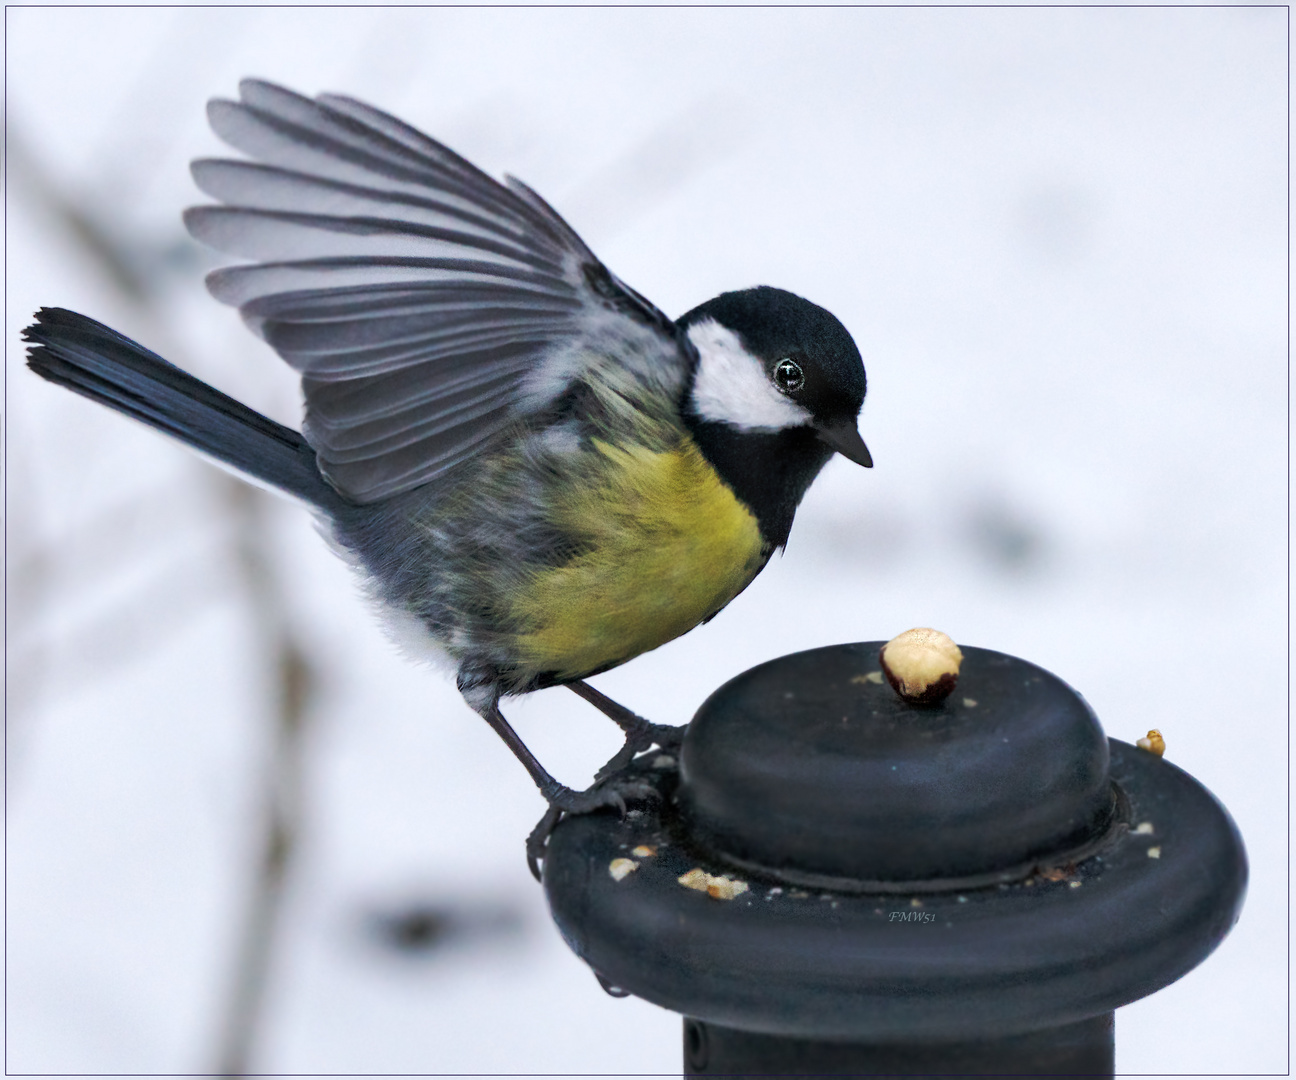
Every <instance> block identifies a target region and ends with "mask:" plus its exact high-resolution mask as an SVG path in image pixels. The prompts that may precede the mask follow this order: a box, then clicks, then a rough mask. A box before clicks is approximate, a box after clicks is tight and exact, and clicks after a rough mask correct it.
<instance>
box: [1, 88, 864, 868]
mask: <svg viewBox="0 0 1296 1080" xmlns="http://www.w3.org/2000/svg"><path fill="white" fill-rule="evenodd" d="M239 98H240V99H239V100H238V101H227V100H220V99H217V100H214V101H212V102H211V103H210V104H209V106H208V116H209V119H210V121H211V125H212V128H213V129H214V130H215V131H216V133H217V134H218V135H220V136H221V138H222V139H224V140H225V141H226V142H227V143H229V144H230V145H231V146H232V147H234V148H235V149H236V150H240V151H242V152H243V153H245V154H247V155H248V156H249V157H250V158H252V159H253V160H251V161H246V160H226V159H203V160H198V161H195V162H194V163H193V166H192V169H193V175H194V179H195V181H196V182H197V184H198V187H199V188H201V189H202V190H203V191H204V192H205V193H206V194H207V195H209V196H211V197H212V198H213V199H215V200H217V201H218V202H219V203H220V204H221V205H215V206H200V207H196V208H193V209H190V210H188V211H187V212H186V213H185V216H184V220H185V224H186V226H187V227H188V229H189V231H190V233H191V234H192V235H193V236H194V237H196V238H197V239H199V240H201V241H203V242H204V243H206V244H209V245H210V246H212V247H214V248H216V249H218V250H220V251H222V252H226V253H228V254H231V255H236V256H240V257H243V258H245V259H250V260H252V261H251V262H250V263H244V264H242V265H237V266H231V267H226V268H224V269H220V270H216V271H215V272H213V273H212V274H211V275H209V277H208V278H207V284H208V287H209V288H210V290H211V292H212V293H213V295H214V296H215V297H216V298H217V299H218V300H221V301H223V302H225V303H227V304H232V305H234V306H236V307H237V308H238V309H239V312H240V313H241V314H242V316H243V319H244V320H245V321H246V323H247V324H248V326H249V327H251V329H252V330H253V331H254V332H255V333H256V334H258V335H259V336H260V337H261V338H263V339H264V340H265V341H266V342H268V343H269V344H270V345H271V347H273V348H274V349H275V351H276V352H278V353H279V355H280V356H281V357H283V359H284V360H286V361H287V362H288V363H289V364H290V365H291V366H292V367H293V368H295V369H296V370H297V371H299V372H301V376H302V389H303V391H304V395H305V422H304V424H303V427H302V431H301V433H300V434H299V433H298V432H296V431H293V430H291V429H289V428H286V427H283V426H281V425H279V424H277V423H275V422H274V421H272V420H269V419H268V418H266V417H264V416H261V415H260V414H259V413H256V412H254V411H253V410H251V409H249V408H247V407H246V406H244V405H242V404H241V403H239V402H237V401H235V400H233V399H232V398H229V397H227V396H225V395H224V394H222V393H220V392H219V391H217V390H214V389H213V388H211V387H209V386H207V385H206V384H205V383H202V382H200V381H199V380H197V379H195V378H194V377H193V376H191V375H188V374H187V373H185V372H184V371H182V370H180V369H179V368H177V367H174V366H173V365H171V364H169V363H167V362H166V361H165V360H163V359H161V358H160V357H158V356H157V355H155V354H154V353H151V352H149V351H148V350H147V349H145V348H143V347H142V346H140V345H138V344H136V343H135V342H134V341H131V340H130V339H128V338H126V337H123V336H122V335H120V334H118V333H116V332H115V331H113V330H111V329H109V328H108V327H106V326H103V325H101V324H100V323H97V322H95V321H93V320H91V319H89V318H87V317H85V316H84V315H79V314H77V313H75V312H71V311H67V310H63V309H59V308H44V309H42V310H41V311H40V312H39V313H38V315H37V317H36V322H35V323H34V324H33V325H31V326H29V327H28V328H27V330H26V331H25V337H26V340H27V341H29V342H31V347H30V349H29V359H28V364H29V366H30V367H31V368H32V370H34V371H35V372H37V373H38V374H39V375H41V376H43V377H44V378H46V379H49V380H50V381H51V382H55V383H59V384H61V385H63V386H66V387H68V388H69V389H71V390H74V391H76V392H77V393H80V394H84V395H85V396H87V397H90V398H92V399H94V400H96V401H99V402H101V403H103V404H105V405H109V406H111V407H112V408H115V409H118V410H120V411H122V412H124V413H127V414H128V415H130V416H133V417H135V418H136V419H139V420H142V421H144V422H145V423H147V424H150V425H152V426H154V427H156V428H159V429H161V430H162V431H164V432H166V433H167V434H169V435H172V436H174V437H176V438H178V439H180V440H181V441H183V442H185V443H187V444H188V445H190V446H192V447H194V448H196V449H198V450H200V451H202V452H203V453H205V454H207V455H210V456H211V457H213V458H216V459H217V460H218V461H220V462H223V463H225V464H227V465H229V466H232V467H233V468H234V469H236V470H239V471H241V472H243V473H245V474H247V475H248V476H250V477H252V478H254V479H255V480H258V481H261V482H263V483H265V484H268V485H270V486H272V487H274V488H277V489H279V490H280V491H283V492H286V493H287V494H289V495H292V496H295V497H296V498H298V499H300V500H302V501H303V502H305V503H306V504H307V505H308V506H309V507H310V508H311V509H312V510H313V511H314V512H315V513H316V515H317V517H318V518H319V520H320V522H321V524H322V526H323V529H324V531H325V532H326V534H327V536H328V537H329V538H330V539H331V541H332V542H333V543H334V545H335V546H336V547H337V549H338V550H339V551H340V552H342V553H343V554H344V555H345V556H346V557H347V558H348V559H349V560H350V561H351V562H352V563H354V565H355V566H356V567H358V568H359V570H360V571H361V573H362V574H363V576H364V579H365V581H366V583H367V585H368V588H369V590H370V592H371V593H372V596H373V597H374V598H375V599H376V600H377V601H378V602H379V605H380V606H381V608H382V610H383V611H384V612H385V614H386V616H387V619H388V622H389V625H390V627H391V628H392V629H393V631H394V633H395V634H396V635H397V636H398V637H399V638H400V639H401V640H402V641H404V642H406V643H409V642H410V641H412V640H417V641H419V642H421V643H422V645H423V646H425V647H430V649H431V650H432V651H433V653H434V654H435V655H437V656H439V657H440V658H443V659H447V660H448V661H449V662H450V664H451V665H452V666H453V668H454V671H455V674H456V678H457V680H458V686H459V689H460V691H461V692H462V693H463V696H464V698H465V700H466V701H467V702H468V704H469V705H470V706H471V707H472V708H473V709H474V710H475V711H476V712H478V713H479V714H480V715H481V716H482V717H483V718H484V719H485V720H486V721H487V723H489V724H490V725H491V727H492V728H494V729H495V731H496V732H498V733H499V735H500V736H501V737H502V738H503V739H504V741H505V743H507V744H508V746H509V748H510V749H511V750H512V751H513V752H514V754H516V755H517V757H518V758H519V759H520V760H521V762H522V764H523V765H524V766H525V767H526V769H527V772H528V773H529V774H530V775H531V778H532V779H533V780H534V781H535V783H536V784H537V785H538V786H539V788H540V791H541V793H542V794H543V795H544V797H545V799H546V800H547V801H548V803H549V807H550V809H549V812H548V813H547V814H546V819H545V820H544V821H542V823H541V825H540V826H538V827H537V831H536V833H534V834H533V835H532V838H531V840H530V841H529V843H528V854H529V857H530V860H531V864H532V869H533V870H535V868H536V860H537V859H538V858H540V857H542V853H543V844H544V837H545V835H547V832H548V830H549V829H550V828H552V826H553V825H554V823H555V822H556V821H557V820H558V818H559V817H560V816H561V815H562V814H563V813H580V812H585V811H589V810H591V809H594V808H595V807H599V806H604V805H619V806H621V807H624V800H625V799H626V798H631V797H635V796H639V795H644V794H646V793H647V792H646V790H645V789H644V786H643V785H642V784H641V783H636V782H632V781H629V780H625V779H618V777H617V775H616V771H617V768H618V767H619V766H620V765H622V764H624V763H626V762H628V761H629V759H630V757H631V756H633V754H634V753H636V752H638V751H639V750H642V749H646V748H648V747H649V746H651V745H653V744H654V743H657V744H659V745H669V744H670V743H671V742H672V740H673V739H677V738H678V736H677V735H673V734H672V733H673V732H675V731H676V730H677V729H668V728H665V727H662V726H660V725H655V724H649V723H648V722H647V721H646V720H643V719H642V718H640V717H638V716H637V715H635V714H634V713H632V712H630V711H629V710H627V709H625V708H623V707H621V706H620V705H617V704H616V703H615V702H612V701H611V700H609V699H608V698H606V697H604V696H603V695H602V694H600V693H599V692H598V691H596V690H595V689H594V688H593V687H591V686H589V685H588V684H587V683H586V682H585V681H584V680H585V679H586V678H588V677H589V676H591V675H595V674H597V673H599V672H602V671H606V670H608V669H609V668H612V667H615V666H617V665H618V664H622V663H624V662H625V661H627V660H629V659H631V658H632V657H635V656H638V655H639V654H640V653H643V652H647V651H648V650H650V649H655V648H656V647H657V646H659V645H662V644H664V643H665V642H667V641H670V640H671V639H672V638H675V637H678V636H679V635H680V634H683V633H685V632H687V631H688V630H691V629H692V628H693V627H695V626H697V625H699V624H700V623H704V622H706V621H707V620H708V619H710V618H712V617H713V616H714V615H715V614H716V613H717V612H719V611H720V609H721V608H723V607H724V606H725V605H726V604H728V603H729V601H731V600H732V599H733V598H734V597H735V596H737V595H738V594H739V593H740V592H741V591H742V590H743V589H744V588H746V587H747V585H748V584H749V583H750V582H751V581H752V579H753V578H754V577H755V576H756V575H757V574H758V573H760V571H761V569H762V568H763V567H764V566H765V564H766V562H767V561H768V560H769V558H770V556H771V554H772V553H773V552H774V551H775V550H776V549H779V548H782V547H783V546H784V545H785V544H786V543H787V539H788V533H789V531H790V529H791V527H792V518H793V515H794V513H795V512H796V508H797V505H798V504H799V503H800V501H801V498H802V496H803V495H804V494H805V492H806V490H807V488H808V487H809V486H810V483H811V482H812V481H813V480H814V478H815V476H816V475H817V474H818V473H819V471H820V469H822V468H823V466H824V465H825V464H826V463H827V461H828V459H829V458H830V457H831V456H832V455H833V453H834V452H836V453H840V454H842V455H844V456H845V457H847V458H849V459H850V460H851V461H854V462H857V463H858V464H860V465H864V466H869V465H871V464H872V461H871V459H870V457H869V452H868V450H867V448H866V447H865V445H864V442H863V440H862V439H861V438H860V435H859V432H858V430H857V426H856V425H857V419H858V416H859V412H860V408H861V406H862V405H863V402H864V392H865V376H864V365H863V362H862V360H861V358H860V353H859V350H858V349H857V348H856V346H855V343H854V341H853V340H852V339H851V336H850V334H849V333H848V332H847V331H846V329H845V327H843V326H842V324H841V323H840V322H839V321H838V320H837V319H836V318H835V317H834V316H833V315H831V314H830V313H829V312H827V311H825V310H824V309H823V308H821V307H818V306H816V305H815V304H812V303H810V302H809V301H808V300H804V299H802V298H801V297H799V296H796V295H794V294H792V293H790V292H785V291H783V290H781V289H775V288H770V287H768V286H760V287H757V288H751V289H743V290H740V291H737V292H726V293H723V294H721V295H720V296H717V297H715V298H714V299H712V300H708V301H707V302H706V303H704V304H701V305H699V306H698V307H695V308H694V309H693V310H692V311H689V312H688V313H687V314H685V315H684V316H682V317H681V318H679V319H676V320H671V319H669V318H667V317H666V316H665V315H664V314H662V312H661V311H659V310H658V309H657V308H656V307H655V306H653V304H651V303H650V302H649V301H648V300H646V299H645V298H644V297H642V296H640V295H639V293H637V292H635V291H634V290H633V289H632V288H630V287H629V286H628V285H626V284H625V283H623V282H622V281H620V280H619V279H618V278H617V277H615V276H614V275H613V274H612V273H611V272H609V271H608V269H607V268H606V267H605V266H604V265H603V264H602V263H601V262H600V261H599V260H598V259H597V258H596V257H595V256H594V254H593V253H592V252H591V251H590V250H589V248H587V247H586V246H585V244H584V243H583V242H582V241H581V239H580V237H578V236H577V235H576V233H575V232H574V231H573V230H572V229H571V227H570V226H569V225H568V224H567V223H566V222H565V221H564V220H563V219H562V218H561V217H559V215H558V214H557V213H556V212H555V211H554V210H553V209H552V208H551V207H550V206H549V205H548V204H547V203H546V202H545V201H544V200H543V199H542V198H540V196H539V195H537V194H536V193H535V192H534V191H532V190H531V189H530V188H529V187H527V186H526V185H525V184H523V183H522V182H521V181H518V180H516V179H513V178H512V177H506V179H505V183H503V184H500V183H498V182H496V181H495V180H493V179H491V178H490V177H489V176H487V175H486V174H485V173H483V172H482V171H480V170H479V169H477V168H476V167H474V166H473V165H471V164H470V163H469V162H467V161H466V160H464V159H463V158H461V157H460V156H458V155H457V154H455V153H454V152H452V151H451V150H449V149H447V148H446V147H444V146H442V145H441V144H440V143H438V142H436V141H434V140H433V139H431V138H429V137H427V136H426V135H423V134H422V133H421V132H419V131H417V130H415V129H414V128H412V127H410V126H409V125H407V124H405V123H403V122H401V121H400V120H397V119H396V118H394V117H392V116H389V115H388V114H386V113H383V112H380V111H378V110H377V109H374V108H372V107H370V106H368V105H365V104H362V103H361V102H359V101H356V100H354V99H353V98H349V97H341V96H337V95H333V94H324V95H321V96H319V97H318V98H316V99H314V100H311V99H310V98H307V97H303V96H301V95H299V94H296V93H293V92H291V91H289V90H286V89H283V88H281V87H278V86H274V85H272V84H270V83H267V82H262V81H258V80H247V81H244V82H243V83H241V84H240V87H239ZM559 685H561V686H567V687H570V688H571V689H572V690H574V691H576V692H577V693H578V694H580V695H581V696H582V697H583V698H585V699H586V700H587V701H590V702H592V703H593V704H594V705H596V706H597V707H598V708H599V709H601V710H602V711H603V712H605V713H606V714H607V715H609V716H610V717H611V718H612V719H613V720H615V721H616V722H617V723H618V724H619V725H620V726H621V727H622V728H623V729H624V730H625V732H626V744H625V746H624V747H623V748H622V750H621V752H620V753H619V754H618V755H617V756H616V757H615V758H614V759H613V760H612V762H609V764H608V766H606V767H605V768H604V769H603V770H600V773H599V779H598V780H597V781H596V783H595V784H594V785H593V786H592V787H591V788H590V789H588V790H587V791H580V792H578V791H574V790H572V789H570V788H568V787H565V786H564V785H562V784H560V783H559V782H558V781H557V780H555V779H554V778H553V777H552V776H551V775H550V774H549V773H548V772H547V771H546V770H545V769H544V768H543V766H542V765H541V764H540V763H539V761H537V760H536V758H535V757H534V756H533V755H532V754H531V752H530V751H529V750H528V749H527V748H526V746H525V745H524V744H523V742H522V740H521V739H520V738H518V736H517V734H516V733H515V732H514V731H513V729H512V728H511V727H510V726H509V724H508V722H507V721H506V720H505V719H504V717H503V715H502V714H501V713H500V708H499V702H500V698H501V697H503V696H505V695H511V694H524V693H528V692H529V691H532V690H537V689H539V688H541V687H547V686H559Z"/></svg>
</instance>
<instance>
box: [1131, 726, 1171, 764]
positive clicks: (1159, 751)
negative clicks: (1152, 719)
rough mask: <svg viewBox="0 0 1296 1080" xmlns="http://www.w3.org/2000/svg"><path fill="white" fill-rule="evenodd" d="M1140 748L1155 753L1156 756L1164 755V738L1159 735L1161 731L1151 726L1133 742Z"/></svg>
mask: <svg viewBox="0 0 1296 1080" xmlns="http://www.w3.org/2000/svg"><path fill="white" fill-rule="evenodd" d="M1134 745H1135V746H1137V747H1138V748H1139V749H1140V750H1146V751H1147V752H1148V753H1149V754H1156V756H1157V757H1164V756H1165V739H1163V738H1162V737H1161V732H1159V731H1157V729H1156V728H1153V729H1152V730H1151V731H1149V732H1148V733H1147V734H1146V735H1144V736H1143V738H1141V739H1139V740H1138V742H1136V743H1135V744H1134Z"/></svg>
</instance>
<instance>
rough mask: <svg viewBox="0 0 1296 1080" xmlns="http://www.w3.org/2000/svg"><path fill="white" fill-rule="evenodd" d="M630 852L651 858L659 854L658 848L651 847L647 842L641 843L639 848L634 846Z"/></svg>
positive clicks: (644, 857)
mask: <svg viewBox="0 0 1296 1080" xmlns="http://www.w3.org/2000/svg"><path fill="white" fill-rule="evenodd" d="M630 854H631V855H637V856H639V858H641V859H651V858H652V857H653V856H654V855H656V854H657V849H656V848H655V847H649V846H648V845H647V844H640V845H639V846H638V847H637V848H632V849H631V851H630Z"/></svg>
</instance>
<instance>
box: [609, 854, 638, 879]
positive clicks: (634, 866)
mask: <svg viewBox="0 0 1296 1080" xmlns="http://www.w3.org/2000/svg"><path fill="white" fill-rule="evenodd" d="M638 869H639V864H638V863H637V862H635V861H634V859H613V860H612V861H611V862H610V863H608V873H609V874H610V875H612V880H613V881H620V880H621V879H622V878H624V877H625V876H626V875H628V874H633V873H634V872H635V871H636V870H638Z"/></svg>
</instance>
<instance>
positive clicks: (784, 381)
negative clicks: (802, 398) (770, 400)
mask: <svg viewBox="0 0 1296 1080" xmlns="http://www.w3.org/2000/svg"><path fill="white" fill-rule="evenodd" d="M774 385H775V386H777V387H778V388H779V389H780V390H782V391H783V393H785V394H795V393H796V392H797V391H798V390H800V389H801V387H803V386H804V385H805V372H804V371H802V370H801V365H800V364H798V363H797V362H796V361H795V360H780V361H779V362H778V363H777V364H775V365H774Z"/></svg>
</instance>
